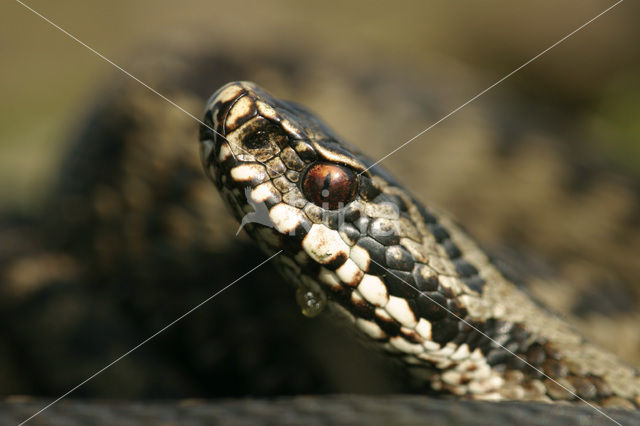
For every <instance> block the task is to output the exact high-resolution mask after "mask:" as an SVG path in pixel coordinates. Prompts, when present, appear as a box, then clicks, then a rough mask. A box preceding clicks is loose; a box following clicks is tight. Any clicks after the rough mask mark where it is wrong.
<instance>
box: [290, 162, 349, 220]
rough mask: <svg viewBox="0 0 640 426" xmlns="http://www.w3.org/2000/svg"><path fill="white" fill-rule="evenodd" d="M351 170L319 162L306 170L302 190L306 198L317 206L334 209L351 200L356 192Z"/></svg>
mask: <svg viewBox="0 0 640 426" xmlns="http://www.w3.org/2000/svg"><path fill="white" fill-rule="evenodd" d="M356 182H357V179H356V176H355V173H354V172H353V170H351V169H349V168H347V167H344V166H340V165H337V164H331V163H319V164H315V165H313V166H311V167H310V168H309V170H307V172H306V174H305V176H304V179H303V181H302V190H303V192H304V194H305V196H306V197H307V199H308V200H309V201H311V202H313V203H314V204H316V205H317V206H320V207H322V208H325V209H329V210H335V209H337V208H340V207H342V206H344V205H345V204H346V203H348V202H350V201H352V200H353V198H354V196H355V193H356Z"/></svg>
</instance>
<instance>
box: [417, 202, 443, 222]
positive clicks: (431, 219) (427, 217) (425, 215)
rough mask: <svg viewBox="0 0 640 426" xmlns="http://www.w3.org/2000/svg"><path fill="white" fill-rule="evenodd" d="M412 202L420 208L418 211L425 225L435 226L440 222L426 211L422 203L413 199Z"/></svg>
mask: <svg viewBox="0 0 640 426" xmlns="http://www.w3.org/2000/svg"><path fill="white" fill-rule="evenodd" d="M411 201H412V202H413V204H414V205H415V206H416V207H417V208H418V211H419V212H420V214H421V215H422V218H423V219H424V223H426V224H433V223H437V222H438V219H436V217H435V216H434V215H432V214H431V213H429V212H428V211H427V209H425V208H424V206H423V205H422V204H421V203H420V202H418V200H416V199H413V198H412V199H411Z"/></svg>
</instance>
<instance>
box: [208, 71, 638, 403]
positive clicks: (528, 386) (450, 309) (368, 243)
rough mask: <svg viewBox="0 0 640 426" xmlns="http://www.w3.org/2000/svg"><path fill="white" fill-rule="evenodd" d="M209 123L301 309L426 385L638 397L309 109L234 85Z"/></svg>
mask: <svg viewBox="0 0 640 426" xmlns="http://www.w3.org/2000/svg"><path fill="white" fill-rule="evenodd" d="M204 124H205V125H203V126H202V127H201V132H200V141H201V153H202V161H203V165H204V167H205V169H206V171H207V173H208V175H209V177H210V178H211V179H212V180H213V181H214V182H215V184H216V186H217V188H218V189H219V190H220V192H221V195H222V198H223V199H224V200H225V201H226V203H227V205H228V206H229V207H230V208H231V210H232V212H233V214H234V216H235V217H236V218H237V219H238V220H239V221H242V222H243V223H244V224H245V229H246V230H247V232H248V233H249V234H250V235H251V237H252V238H253V239H254V240H255V241H256V242H257V243H258V244H259V245H260V246H261V247H262V248H263V249H264V250H265V251H266V252H267V253H270V254H273V253H276V252H278V251H281V253H280V254H279V255H278V256H276V257H275V259H274V261H275V262H276V263H277V264H278V266H279V269H280V271H281V273H282V275H283V276H284V277H285V278H286V279H287V280H288V281H290V282H293V283H294V284H295V286H296V287H297V295H298V300H299V302H300V304H301V306H302V310H303V313H306V314H307V315H310V316H313V315H316V314H317V313H319V312H320V311H322V310H324V309H325V307H326V309H327V310H329V311H331V312H332V313H334V314H335V315H336V316H338V317H339V318H340V321H342V322H343V323H345V324H349V325H350V326H352V328H354V329H357V330H358V331H359V333H360V334H361V335H363V336H365V337H366V338H367V339H368V340H370V341H372V342H374V343H375V344H376V345H378V346H379V347H380V348H381V349H382V350H383V351H385V352H387V353H388V354H390V355H391V356H393V357H395V358H396V359H398V360H399V361H400V362H401V363H403V364H404V365H405V366H406V368H407V370H408V371H409V372H410V373H411V376H412V377H413V378H414V379H415V380H417V381H419V382H421V383H422V384H423V386H424V388H425V390H427V389H430V390H432V391H438V392H443V393H450V394H453V395H457V396H461V397H466V398H473V399H491V400H502V399H508V400H540V401H558V400H560V401H577V400H578V399H580V400H584V401H589V402H590V403H594V404H598V405H601V406H606V407H609V406H619V407H625V408H631V409H634V408H638V406H640V377H639V376H638V372H637V371H636V370H635V369H633V368H632V367H630V366H627V365H625V364H624V363H623V362H621V361H620V360H618V359H617V358H616V357H615V356H614V355H612V354H610V353H608V352H606V351H604V350H601V349H599V348H597V347H596V346H594V345H592V344H590V343H588V342H587V341H585V339H584V338H582V337H581V336H580V335H579V334H578V333H577V332H575V331H574V330H573V329H572V328H571V327H570V326H568V325H567V324H566V323H565V322H563V321H561V320H560V319H558V318H557V317H555V316H554V315H552V314H550V313H548V312H547V311H546V310H545V309H544V308H542V307H540V306H538V305H537V304H536V303H534V302H533V301H532V300H531V299H530V298H529V297H527V296H526V295H525V294H524V293H522V292H521V291H520V290H518V289H517V288H516V286H515V285H514V284H513V283H512V282H510V281H509V280H508V279H506V278H505V277H504V276H503V275H502V274H501V273H500V272H499V270H498V269H497V268H496V267H495V266H493V264H492V263H491V262H490V261H489V258H488V257H487V255H486V254H485V253H484V252H483V251H482V250H481V249H480V248H479V247H478V246H477V245H476V244H475V243H474V242H473V240H472V239H471V238H470V237H469V236H468V235H467V234H466V233H465V232H464V231H463V230H462V229H461V228H460V227H459V226H457V225H456V224H455V222H454V221H453V220H452V219H451V218H450V217H448V216H447V215H446V214H444V213H442V212H440V211H438V210H437V209H436V208H434V207H433V206H430V205H428V206H427V207H425V206H423V205H422V204H421V203H419V202H418V201H417V200H416V199H415V197H413V196H412V195H411V194H409V192H408V191H407V190H406V189H405V188H404V187H403V186H401V185H400V184H399V183H398V182H397V181H396V180H395V179H394V178H392V177H391V176H390V175H389V174H388V173H387V172H386V171H384V170H383V169H381V168H380V167H378V166H374V167H371V166H372V164H373V163H372V161H371V160H369V159H367V158H366V157H365V156H364V155H363V154H361V153H359V152H358V151H357V150H356V149H354V148H353V147H351V146H350V145H348V144H347V143H345V142H344V141H342V140H341V139H340V138H339V137H338V136H336V135H335V134H334V133H333V132H332V131H331V130H329V129H328V127H327V126H325V125H324V124H323V123H322V122H321V121H320V120H319V119H318V118H317V117H316V116H314V115H313V114H312V113H310V112H308V111H306V110H305V109H304V108H303V107H301V106H299V105H296V104H293V103H289V102H284V101H279V100H277V99H275V98H274V97H273V96H271V95H270V94H268V93H267V92H265V91H264V90H262V89H261V88H259V87H258V86H256V85H255V84H253V83H249V82H235V83H230V84H228V85H226V86H224V87H222V88H221V89H220V90H219V91H218V92H216V93H215V94H214V95H213V96H212V97H211V99H210V100H209V102H208V103H207V106H206V110H205V115H204ZM243 218H244V219H243Z"/></svg>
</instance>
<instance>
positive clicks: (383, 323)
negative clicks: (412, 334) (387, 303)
mask: <svg viewBox="0 0 640 426" xmlns="http://www.w3.org/2000/svg"><path fill="white" fill-rule="evenodd" d="M375 322H376V324H378V326H380V328H381V329H382V331H384V332H385V333H387V334H388V335H389V336H398V335H399V334H400V328H401V327H402V326H401V325H400V324H399V323H398V322H397V321H396V320H394V319H393V318H383V317H379V316H377V315H376V316H375Z"/></svg>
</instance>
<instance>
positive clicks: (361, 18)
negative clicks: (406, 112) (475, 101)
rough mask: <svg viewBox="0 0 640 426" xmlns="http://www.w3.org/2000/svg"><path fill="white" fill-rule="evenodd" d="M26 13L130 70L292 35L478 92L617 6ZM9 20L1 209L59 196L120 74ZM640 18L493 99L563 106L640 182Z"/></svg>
mask: <svg viewBox="0 0 640 426" xmlns="http://www.w3.org/2000/svg"><path fill="white" fill-rule="evenodd" d="M28 4H29V5H30V6H32V7H33V8H34V9H36V10H38V11H39V12H41V13H42V14H43V15H44V16H46V17H48V18H50V19H51V20H52V21H53V22H55V23H57V24H58V25H60V26H61V27H63V28H65V29H66V30H68V31H69V32H70V33H72V34H74V35H76V36H77V37H78V38H79V39H81V40H83V41H84V42H86V43H87V44H88V45H90V46H92V47H94V48H95V49H97V50H98V51H100V52H102V53H103V54H104V55H105V56H107V57H109V58H110V59H112V60H114V61H115V62H116V63H118V64H122V65H123V66H125V67H126V65H127V64H128V62H130V60H131V58H132V57H134V56H135V54H136V51H139V49H141V48H144V47H145V46H148V45H149V44H150V43H162V42H163V40H172V39H173V40H175V39H180V38H184V37H186V36H188V35H189V34H190V33H192V32H193V31H194V30H195V29H197V30H198V31H202V32H203V34H210V40H211V44H212V45H215V44H220V45H225V46H234V44H250V45H252V46H262V45H264V46H265V47H270V48H273V47H274V46H277V45H278V43H280V42H281V41H282V40H286V41H288V43H289V44H291V43H293V44H298V45H300V46H303V47H304V48H305V49H310V50H314V49H322V50H329V51H334V52H338V53H341V54H344V55H347V56H348V55H350V54H352V53H353V54H356V53H362V52H366V53H367V54H372V55H376V57H377V58H379V60H380V61H381V62H394V61H396V60H402V61H403V63H415V64H416V65H420V66H421V67H424V66H425V65H427V66H428V64H429V63H430V62H432V61H443V60H447V61H452V62H454V63H459V64H460V65H461V66H464V67H469V68H470V69H471V70H472V72H473V73H474V74H477V75H479V76H481V78H479V79H478V81H481V82H484V83H483V84H484V85H483V86H482V87H478V88H477V90H478V91H480V90H481V89H484V87H486V86H489V85H490V84H492V83H493V82H494V81H496V80H498V79H499V78H500V77H502V76H503V75H505V74H507V73H508V72H510V71H512V70H513V69H514V68H516V67H517V66H518V65H520V64H522V63H523V62H525V61H526V60H528V59H530V58H531V57H533V56H534V55H535V54H537V53H538V52H540V51H541V50H542V49H544V48H546V47H547V46H549V45H551V44H552V43H553V42H555V41H557V40H558V39H560V38H561V37H562V36H564V35H565V34H567V33H568V32H570V31H572V30H573V29H575V28H576V27H578V26H579V25H581V24H583V23H584V22H586V21H587V20H588V19H590V18H592V17H593V16H595V15H596V14H598V13H599V12H600V11H602V10H604V9H605V8H606V7H608V6H609V5H611V4H613V2H611V1H602V0H569V1H563V2H556V1H550V0H543V1H538V2H529V1H502V0H500V1H490V2H477V1H471V0H463V1H456V2H450V1H435V0H434V1H426V2H421V1H410V2H404V1H400V2H394V3H393V4H391V3H389V2H296V1H255V2H253V1H245V2H214V1H200V0H187V1H183V2H180V3H179V4H177V3H175V2H170V1H149V0H141V1H135V2H125V1H119V0H116V1H110V2H95V1H74V0H69V1H62V2H55V3H54V2H49V1H45V0H32V1H29V2H28ZM0 14H1V15H2V21H3V24H2V26H0V40H1V41H0V43H1V45H0V55H1V56H2V68H1V69H0V93H2V100H3V102H2V103H0V203H1V204H2V205H4V206H8V205H12V206H18V207H20V208H25V209H26V208H28V207H29V206H30V205H31V203H32V202H33V201H34V200H35V199H38V197H40V196H41V195H42V194H43V193H45V192H46V191H47V190H48V189H49V188H50V181H51V175H52V172H53V171H54V170H55V166H56V165H57V164H58V161H59V159H60V155H61V147H62V146H63V144H64V141H65V136H66V135H67V134H68V131H69V129H70V128H72V127H73V126H74V125H76V124H77V123H78V122H80V121H81V120H82V118H83V115H82V114H83V112H85V111H84V110H85V108H86V107H87V105H89V104H90V101H91V100H92V97H94V96H96V95H95V94H96V93H97V89H98V88H99V87H101V84H102V83H103V82H104V81H105V78H106V77H107V76H109V75H113V74H115V73H116V71H115V70H114V68H113V67H112V66H111V65H109V64H107V63H105V62H104V61H102V60H101V59H100V58H98V57H97V56H96V55H94V54H92V53H91V52H89V51H88V50H87V49H85V48H84V47H81V46H80V45H78V44H77V43H76V42H74V41H72V40H71V39H69V38H68V37H67V36H65V35H64V34H62V33H61V32H59V31H57V30H56V29H54V28H53V27H51V26H50V25H49V24H47V23H46V22H44V21H43V20H42V19H41V18H39V17H37V16H36V15H34V14H33V13H32V12H30V11H29V10H27V9H25V8H24V7H23V6H21V5H20V4H19V3H17V2H12V1H6V2H2V4H1V5H0ZM638 16H640V5H639V4H638V3H637V2H632V1H627V2H623V3H622V4H621V5H619V6H618V7H616V8H615V9H614V10H612V11H611V12H610V13H608V14H607V15H605V16H604V17H602V18H601V19H599V20H598V21H596V22H594V23H593V24H591V25H590V26H588V27H587V28H585V29H584V30H583V31H581V32H580V33H578V34H576V35H575V36H574V37H572V38H570V39H569V40H567V41H566V42H565V43H563V44H562V45H561V46H558V47H557V48H556V49H554V50H553V51H551V52H549V53H548V54H546V55H544V57H542V58H540V59H539V60H537V61H535V63H532V64H531V65H530V66H528V67H527V68H526V69H524V70H522V71H521V72H519V73H518V74H516V75H515V76H513V78H511V79H510V80H509V81H508V82H506V83H505V84H502V85H501V86H500V87H498V88H496V89H495V90H494V91H493V92H492V93H489V94H487V95H486V96H488V97H492V96H500V93H499V92H503V93H504V92H507V91H511V92H519V93H522V94H524V95H525V96H526V97H527V99H530V100H532V101H540V102H548V103H552V104H556V105H558V104H559V105H564V106H565V111H567V113H568V115H569V116H571V117H572V118H573V119H575V122H576V123H577V125H579V126H584V128H585V129H586V130H588V132H590V133H592V134H595V135H606V136H607V137H606V138H599V139H601V140H603V139H604V140H607V143H606V144H602V146H599V147H597V149H599V150H600V151H601V153H602V155H603V156H604V157H606V158H609V159H611V160H612V161H614V162H616V163H617V165H619V166H620V167H623V168H624V169H626V170H627V171H631V172H633V173H638V170H639V169H640V160H639V159H640V142H639V141H640V124H639V123H640V121H639V120H637V117H638V113H639V112H640V82H639V79H638V78H637V76H638V75H639V71H640V29H639V27H638V20H637V18H638ZM120 78H123V79H124V78H126V77H125V76H121V77H120ZM496 92H498V93H496ZM475 93H476V92H473V93H469V97H471V96H472V95H474V94H475ZM194 113H195V114H196V115H198V114H199V111H194ZM455 119H456V118H455V117H452V118H451V119H450V120H455ZM426 124H428V123H426Z"/></svg>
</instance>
